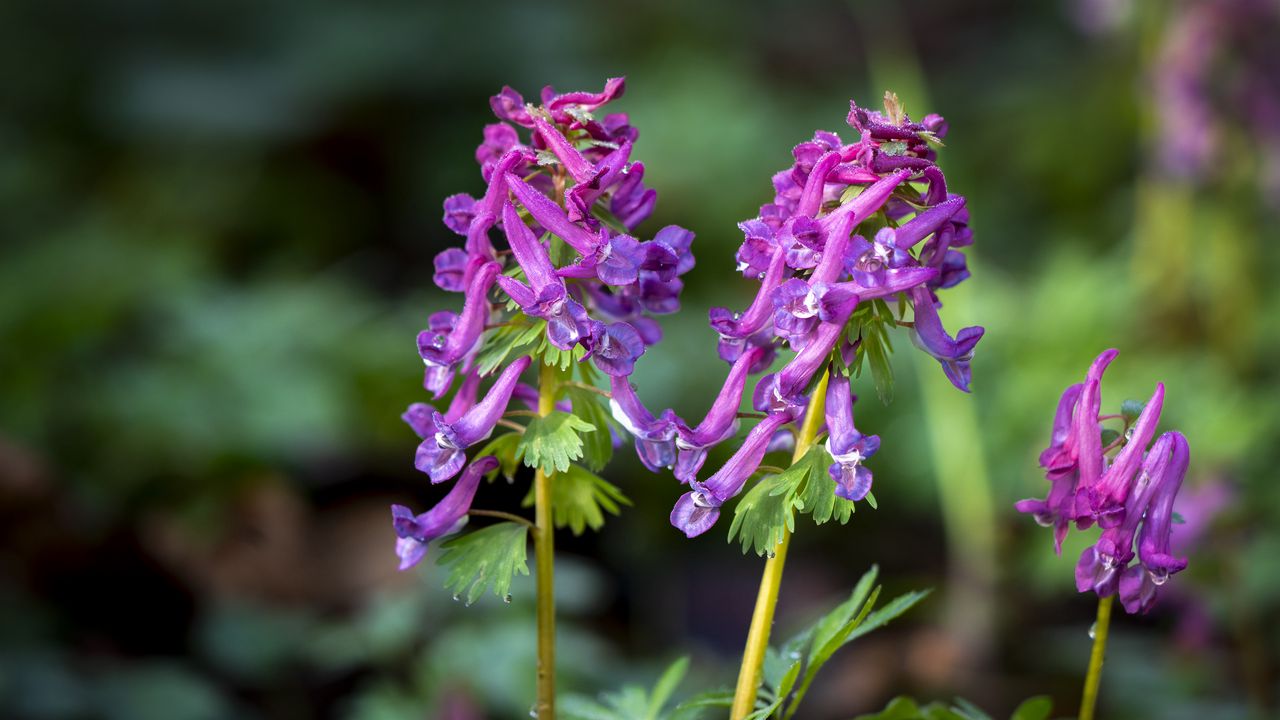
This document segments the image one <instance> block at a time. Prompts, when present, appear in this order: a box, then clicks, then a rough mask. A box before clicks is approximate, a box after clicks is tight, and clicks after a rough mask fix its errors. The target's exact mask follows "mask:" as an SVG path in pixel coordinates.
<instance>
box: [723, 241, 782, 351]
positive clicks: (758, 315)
mask: <svg viewBox="0 0 1280 720" xmlns="http://www.w3.org/2000/svg"><path fill="white" fill-rule="evenodd" d="M786 269H787V261H786V254H785V253H783V251H782V249H781V248H775V249H774V253H773V258H772V259H771V260H770V262H769V269H768V270H767V271H765V273H764V277H763V278H761V280H760V290H759V292H757V293H756V297H755V299H754V300H752V301H751V305H750V307H748V308H747V310H746V312H744V313H735V312H730V311H729V309H728V308H720V307H717V308H711V312H710V317H711V327H712V329H714V330H715V331H716V332H717V333H719V334H720V337H722V338H744V337H747V336H748V335H754V334H755V333H756V332H758V331H759V330H760V329H761V328H763V327H764V326H765V324H766V323H767V322H769V318H770V316H771V311H772V309H773V300H772V298H771V295H772V294H773V290H774V288H776V287H778V286H779V285H781V284H782V280H783V277H784V275H785V273H786Z"/></svg>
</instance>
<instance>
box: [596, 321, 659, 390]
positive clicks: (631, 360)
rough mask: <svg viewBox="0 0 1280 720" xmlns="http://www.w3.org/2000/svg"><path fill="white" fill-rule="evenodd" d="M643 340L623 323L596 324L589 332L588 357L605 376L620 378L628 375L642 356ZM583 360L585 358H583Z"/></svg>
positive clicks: (634, 330) (633, 329)
mask: <svg viewBox="0 0 1280 720" xmlns="http://www.w3.org/2000/svg"><path fill="white" fill-rule="evenodd" d="M644 347H645V346H644V340H643V339H641V337H640V333H638V332H636V329H635V328H633V327H631V325H629V324H627V323H624V322H616V323H610V324H608V325H606V324H604V323H602V322H596V323H595V325H594V326H593V329H592V332H591V349H590V352H589V353H588V355H589V356H590V357H591V359H592V360H594V361H595V364H596V367H598V368H600V371H601V372H603V373H604V374H605V375H609V376H611V377H620V376H626V375H630V374H631V371H632V370H634V369H635V366H636V360H638V359H640V356H641V355H643V354H644ZM584 359H585V358H584Z"/></svg>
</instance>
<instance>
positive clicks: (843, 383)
mask: <svg viewBox="0 0 1280 720" xmlns="http://www.w3.org/2000/svg"><path fill="white" fill-rule="evenodd" d="M856 400H857V398H856V397H854V396H853V394H852V393H851V392H850V390H849V378H847V377H845V376H844V375H840V374H836V375H833V376H832V377H831V380H830V381H829V382H828V384H827V401H826V416H827V431H828V433H829V435H828V436H827V452H829V453H831V457H832V459H834V460H835V462H834V463H832V465H831V467H830V469H829V470H828V472H829V473H830V475H831V479H832V480H834V481H835V483H836V495H839V496H840V497H842V498H845V499H847V500H861V499H863V498H864V497H866V496H867V493H868V492H870V491H871V470H869V469H868V468H867V466H865V465H863V464H862V462H863V461H864V460H866V459H867V458H869V457H871V456H872V455H875V454H876V451H877V450H879V449H880V436H878V435H863V434H862V433H860V432H858V429H857V428H856V427H854V425H853V403H854V402H855V401H856Z"/></svg>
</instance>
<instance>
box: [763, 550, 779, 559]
mask: <svg viewBox="0 0 1280 720" xmlns="http://www.w3.org/2000/svg"><path fill="white" fill-rule="evenodd" d="M764 556H765V557H767V558H769V559H770V560H772V559H774V558H775V557H777V556H778V554H777V553H775V552H774V551H772V550H770V551H769V552H767V553H765V554H764Z"/></svg>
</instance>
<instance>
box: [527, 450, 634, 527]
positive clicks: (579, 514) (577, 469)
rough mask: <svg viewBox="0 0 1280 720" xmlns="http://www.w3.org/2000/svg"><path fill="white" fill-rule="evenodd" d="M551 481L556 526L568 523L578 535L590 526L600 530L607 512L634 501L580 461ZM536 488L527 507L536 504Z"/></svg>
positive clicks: (615, 512)
mask: <svg viewBox="0 0 1280 720" xmlns="http://www.w3.org/2000/svg"><path fill="white" fill-rule="evenodd" d="M548 481H549V482H550V484H551V516H552V519H553V521H554V522H555V525H556V527H558V528H563V527H567V528H569V529H570V530H572V531H573V534H574V535H581V534H582V533H583V531H585V530H586V529H587V528H591V529H592V530H599V529H600V528H601V526H603V525H604V514H605V513H606V512H607V513H609V514H610V515H617V514H618V513H619V512H620V510H621V508H620V507H619V506H620V505H630V504H631V501H630V500H629V499H627V496H626V495H623V494H622V491H621V490H619V489H618V488H617V487H616V486H615V485H613V484H612V483H610V482H609V481H607V480H605V479H604V478H601V477H599V476H597V475H595V474H593V473H591V472H590V471H588V470H587V469H586V468H584V467H582V466H580V465H571V466H569V469H568V470H566V471H565V472H563V473H557V474H556V475H555V476H554V477H552V478H549V480H548ZM533 491H534V489H533V488H532V487H530V488H529V494H528V495H526V496H525V498H524V501H523V505H524V507H532V506H533V503H534V497H533Z"/></svg>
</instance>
